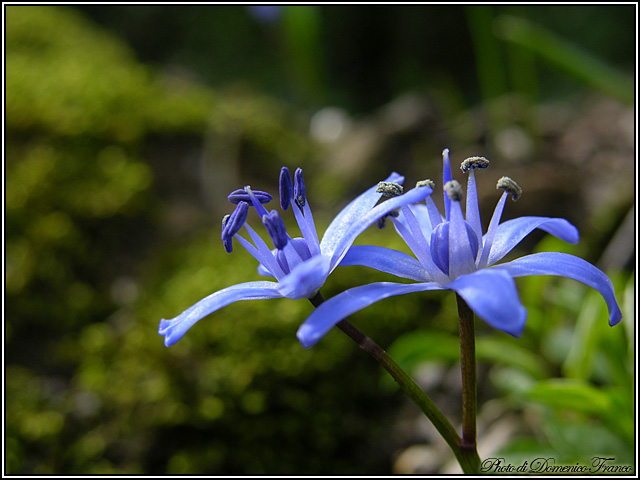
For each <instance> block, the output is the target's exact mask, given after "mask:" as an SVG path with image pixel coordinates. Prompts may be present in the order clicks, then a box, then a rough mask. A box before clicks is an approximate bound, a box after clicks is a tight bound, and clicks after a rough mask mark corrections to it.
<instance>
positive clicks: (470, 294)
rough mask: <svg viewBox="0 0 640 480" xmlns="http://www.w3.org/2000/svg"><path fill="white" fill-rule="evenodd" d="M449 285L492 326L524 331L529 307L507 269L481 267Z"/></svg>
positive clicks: (505, 329) (514, 331) (513, 332)
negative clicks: (521, 300)
mask: <svg viewBox="0 0 640 480" xmlns="http://www.w3.org/2000/svg"><path fill="white" fill-rule="evenodd" d="M447 288H450V289H451V290H453V291H455V292H456V293H457V294H458V295H460V296H461V297H462V298H463V299H464V301H465V302H467V305H469V307H470V308H471V310H473V311H474V312H475V313H476V315H478V316H479V317H480V318H481V319H483V320H484V321H485V322H487V323H488V324H489V325H491V326H492V327H494V328H497V329H498V330H502V331H503V332H507V333H509V334H511V335H513V336H515V337H518V336H520V334H521V333H522V330H523V329H524V324H525V322H526V321H527V310H526V309H525V308H524V307H523V306H522V303H521V302H520V297H519V296H518V290H517V289H516V284H515V282H514V281H513V278H511V275H510V274H509V272H507V271H506V270H501V269H499V268H495V269H493V270H478V271H476V272H473V273H471V274H469V275H463V276H461V277H458V278H456V279H455V280H454V281H453V282H451V283H449V284H448V285H447Z"/></svg>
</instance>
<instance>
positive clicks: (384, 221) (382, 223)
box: [376, 210, 400, 230]
mask: <svg viewBox="0 0 640 480" xmlns="http://www.w3.org/2000/svg"><path fill="white" fill-rule="evenodd" d="M399 215H400V212H399V211H398V210H391V211H390V212H389V213H387V214H386V215H385V216H384V217H380V218H379V219H378V221H377V222H376V227H378V228H379V229H381V230H382V229H383V228H384V227H385V225H386V224H387V217H393V218H397V217H398V216H399Z"/></svg>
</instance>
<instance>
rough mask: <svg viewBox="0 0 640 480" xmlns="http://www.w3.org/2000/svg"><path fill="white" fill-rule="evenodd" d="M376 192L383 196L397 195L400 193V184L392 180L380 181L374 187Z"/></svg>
mask: <svg viewBox="0 0 640 480" xmlns="http://www.w3.org/2000/svg"><path fill="white" fill-rule="evenodd" d="M376 192H377V193H381V194H382V195H384V196H385V197H399V196H400V195H402V192H403V190H402V185H400V184H399V183H394V182H380V183H378V186H377V187H376Z"/></svg>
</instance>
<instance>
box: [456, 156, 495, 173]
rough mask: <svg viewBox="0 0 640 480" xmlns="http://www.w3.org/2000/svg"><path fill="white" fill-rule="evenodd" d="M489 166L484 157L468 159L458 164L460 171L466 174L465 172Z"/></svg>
mask: <svg viewBox="0 0 640 480" xmlns="http://www.w3.org/2000/svg"><path fill="white" fill-rule="evenodd" d="M488 166H489V160H487V159H486V158H484V157H469V158H467V159H465V160H464V161H463V162H462V163H461V164H460V170H462V173H467V170H469V169H472V170H473V169H474V168H487V167H488Z"/></svg>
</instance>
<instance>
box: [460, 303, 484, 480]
mask: <svg viewBox="0 0 640 480" xmlns="http://www.w3.org/2000/svg"><path fill="white" fill-rule="evenodd" d="M456 300H457V302H458V316H459V317H460V363H461V370H462V443H461V445H460V448H461V449H462V450H463V451H466V452H471V453H470V456H471V457H474V458H476V459H477V461H478V464H477V466H476V469H478V468H479V467H480V463H479V462H480V457H479V456H478V452H477V440H476V438H477V433H476V416H477V413H478V402H477V380H476V343H475V329H474V327H475V326H474V316H473V310H471V309H470V308H469V306H468V305H467V303H466V302H465V301H464V300H463V299H462V297H461V296H460V295H458V294H456ZM476 471H477V470H476Z"/></svg>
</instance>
